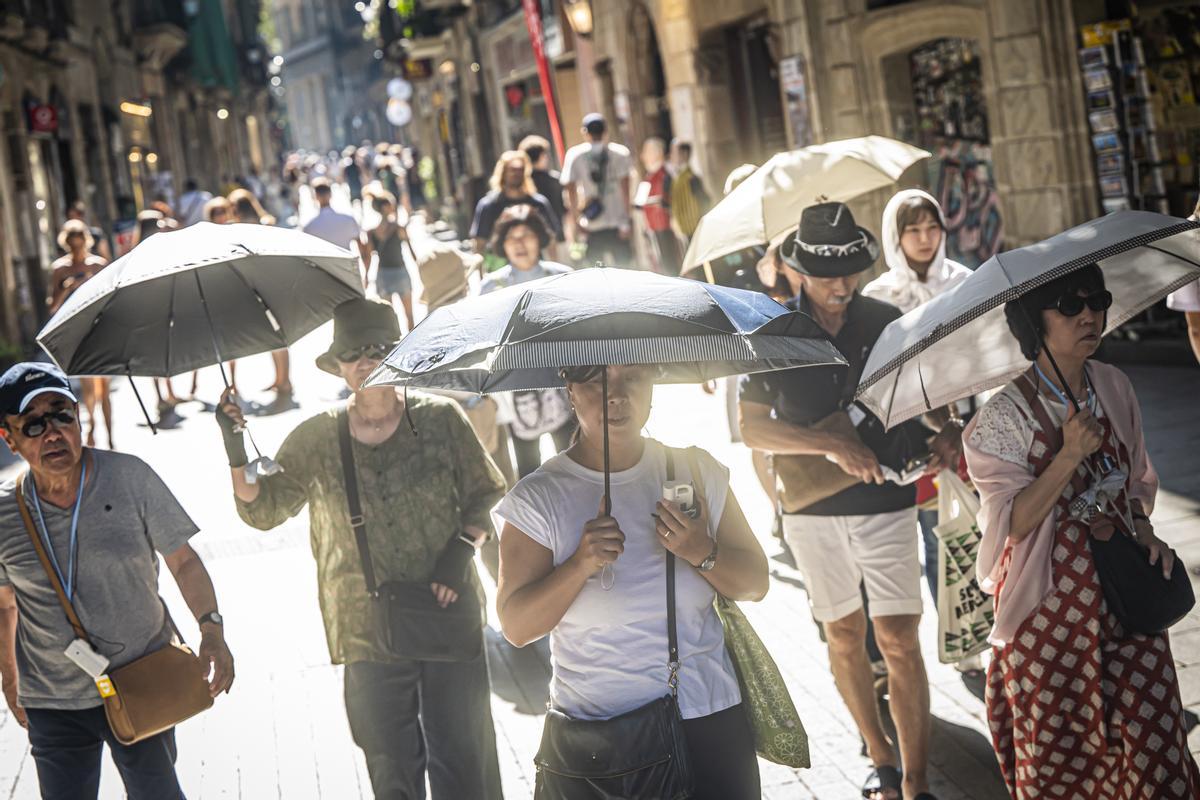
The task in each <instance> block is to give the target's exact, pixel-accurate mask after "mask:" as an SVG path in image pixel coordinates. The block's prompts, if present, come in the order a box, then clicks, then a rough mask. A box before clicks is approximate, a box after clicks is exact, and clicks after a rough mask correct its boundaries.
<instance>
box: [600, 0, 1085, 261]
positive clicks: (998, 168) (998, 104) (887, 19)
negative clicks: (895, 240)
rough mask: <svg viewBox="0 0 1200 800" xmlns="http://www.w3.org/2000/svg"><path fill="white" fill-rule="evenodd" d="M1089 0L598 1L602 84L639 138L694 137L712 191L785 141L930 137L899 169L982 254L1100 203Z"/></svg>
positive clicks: (954, 242)
mask: <svg viewBox="0 0 1200 800" xmlns="http://www.w3.org/2000/svg"><path fill="white" fill-rule="evenodd" d="M1084 5H1086V4H1084V3H1072V2H1070V1H1069V0H958V1H957V2H934V1H933V0H908V1H907V2H906V1H904V0H900V2H897V1H896V0H891V1H890V2H889V0H874V2H872V1H871V0H726V2H722V3H705V2H700V1H699V0H612V1H611V2H605V3H595V2H594V3H592V9H593V12H594V14H595V32H594V35H593V44H594V48H595V53H596V59H597V63H596V71H595V75H594V76H593V78H592V80H593V81H595V83H596V86H597V93H598V95H599V96H600V97H601V98H602V102H601V104H600V105H601V109H600V110H607V111H608V113H609V114H610V115H611V116H612V117H614V118H615V119H616V120H617V124H618V130H619V131H620V135H621V136H622V137H623V138H624V139H625V140H626V142H627V143H630V144H634V143H637V142H640V141H641V140H642V139H644V138H645V137H646V136H649V135H660V136H661V135H664V134H667V135H674V136H679V137H682V138H685V139H689V140H692V141H693V142H694V143H695V145H696V158H697V160H698V162H699V166H700V168H701V170H702V171H703V172H704V174H705V175H707V176H709V183H710V189H712V190H717V191H719V189H720V186H721V184H722V183H723V180H724V176H725V175H726V174H727V173H728V172H729V170H730V169H732V168H733V167H735V166H737V165H739V164H742V163H747V162H748V163H755V164H759V163H762V162H763V161H764V160H765V159H766V158H767V157H769V156H770V155H771V154H772V153H774V152H777V151H779V150H783V149H787V148H789V147H801V146H804V145H808V144H815V143H819V142H823V141H830V140H834V139H841V138H848V137H854V136H864V135H868V134H880V135H885V136H891V137H894V138H898V139H902V140H905V141H909V142H912V143H914V144H917V145H920V146H922V147H925V148H926V149H928V150H930V151H931V152H932V153H933V156H934V157H933V158H932V159H929V160H928V161H927V162H925V163H924V164H923V165H921V166H920V167H919V168H915V169H914V170H912V171H910V173H908V174H906V175H905V176H904V177H903V179H902V183H903V184H906V185H921V186H924V187H926V188H928V189H929V190H930V191H931V192H932V193H934V194H935V196H937V197H939V199H940V200H941V202H942V204H943V206H944V207H945V208H946V212H947V217H948V224H949V226H950V236H949V247H950V252H951V254H952V255H953V256H954V257H956V258H958V259H959V260H962V261H963V262H964V263H967V264H979V263H981V262H982V261H983V260H985V259H986V258H987V257H989V256H990V255H991V254H993V253H994V252H996V251H997V250H998V249H999V248H1001V247H1012V246H1019V245H1021V244H1025V243H1028V242H1032V241H1036V240H1038V239H1041V238H1044V237H1046V236H1049V235H1051V234H1053V233H1056V232H1058V231H1060V230H1062V229H1063V228H1065V227H1068V226H1070V225H1072V224H1075V223H1077V222H1080V221H1082V220H1084V219H1087V218H1089V217H1092V216H1095V215H1096V214H1097V213H1099V210H1100V204H1099V202H1098V194H1097V180H1096V174H1095V171H1094V170H1093V169H1092V166H1091V164H1090V161H1091V159H1090V157H1089V148H1090V143H1089V131H1088V120H1087V116H1086V113H1085V109H1084V103H1083V88H1082V82H1081V78H1080V72H1079V69H1078V67H1077V66H1076V56H1075V54H1076V49H1077V46H1076V41H1077V38H1078V31H1077V29H1078V24H1077V22H1076V11H1077V10H1079V7H1081V6H1084ZM1101 5H1103V4H1101ZM1082 10H1084V11H1086V9H1082ZM887 195H888V193H887V192H880V193H877V194H876V195H873V196H868V197H865V198H862V199H861V200H860V201H858V202H856V203H855V208H856V213H857V214H858V215H859V216H861V217H862V222H863V223H864V224H867V225H869V226H870V227H873V228H875V229H876V230H878V227H879V219H878V217H879V215H880V214H881V213H882V207H883V204H884V203H885V202H886V200H887Z"/></svg>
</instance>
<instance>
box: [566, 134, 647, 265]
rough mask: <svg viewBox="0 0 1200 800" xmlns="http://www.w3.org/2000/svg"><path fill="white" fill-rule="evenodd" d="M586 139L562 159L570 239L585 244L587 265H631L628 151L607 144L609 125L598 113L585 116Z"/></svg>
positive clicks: (630, 164)
mask: <svg viewBox="0 0 1200 800" xmlns="http://www.w3.org/2000/svg"><path fill="white" fill-rule="evenodd" d="M583 134H584V136H585V137H586V139H587V141H584V142H582V143H580V144H577V145H575V146H574V147H572V148H571V149H570V150H568V151H567V153H566V155H565V156H564V157H563V168H562V176H561V179H562V184H563V188H564V189H566V193H567V217H566V222H565V223H564V225H565V229H566V231H567V240H568V241H569V242H571V243H580V242H586V243H587V255H586V257H585V259H586V262H587V263H588V264H597V263H600V264H604V265H606V266H617V267H630V266H632V265H633V250H632V246H631V244H630V241H629V237H630V236H631V235H632V231H633V195H632V193H631V192H630V186H629V183H630V173H631V172H632V171H633V159H632V157H631V156H630V154H629V148H627V147H625V146H624V145H619V144H616V143H615V142H610V141H608V123H607V122H605V120H604V117H603V116H601V115H600V114H588V115H587V116H585V117H584V118H583Z"/></svg>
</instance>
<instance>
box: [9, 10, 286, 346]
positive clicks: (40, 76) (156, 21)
mask: <svg viewBox="0 0 1200 800" xmlns="http://www.w3.org/2000/svg"><path fill="white" fill-rule="evenodd" d="M259 7H260V3H259V0H196V2H195V3H190V4H186V5H185V4H184V3H183V2H182V0H120V1H119V2H114V3H93V2H85V1H84V0H0V137H2V138H3V146H0V295H2V296H0V360H11V359H13V358H17V357H20V356H21V355H22V354H28V353H29V352H31V348H33V347H34V343H33V340H34V336H35V334H36V332H37V331H38V330H39V329H40V328H41V326H42V324H43V323H44V322H45V320H46V316H47V307H46V293H47V286H48V277H49V271H48V270H49V265H50V263H51V262H52V261H53V260H54V259H55V258H56V257H57V256H58V254H59V252H58V247H57V243H56V236H57V233H58V230H59V228H60V226H61V225H62V223H63V221H64V220H65V218H66V210H67V208H68V207H69V206H70V205H71V204H72V203H75V202H76V201H83V202H84V203H85V204H86V205H87V208H88V216H89V222H90V223H91V224H93V225H97V226H99V227H100V228H102V229H103V230H104V231H105V233H106V235H107V236H108V237H109V239H110V241H109V244H110V245H111V248H112V252H113V254H114V255H120V254H122V253H123V252H124V251H125V250H127V249H128V248H129V247H130V246H131V245H132V243H133V242H132V232H133V228H134V221H135V218H136V216H137V213H138V212H139V211H141V210H142V209H144V208H146V207H148V206H149V205H150V204H151V203H153V202H154V201H155V200H159V199H160V200H162V201H164V202H166V203H167V204H168V205H171V204H173V203H174V202H175V200H176V198H177V197H178V195H179V194H180V192H181V190H182V185H183V182H184V181H185V180H186V178H188V177H193V178H196V179H197V180H198V181H199V182H200V183H202V184H204V185H205V188H209V189H210V190H214V191H215V190H218V189H219V188H220V184H221V182H222V180H228V179H229V178H231V177H232V176H234V175H244V174H246V173H247V172H248V171H249V170H250V169H251V168H256V169H258V170H263V169H265V168H266V167H267V166H268V165H269V164H270V163H271V162H272V161H273V160H274V159H275V158H276V155H275V153H274V151H273V149H274V143H273V141H272V138H271V136H270V131H271V126H272V114H273V113H274V112H273V110H272V109H271V107H270V102H269V95H268V94H267V92H266V91H265V90H266V86H267V84H266V79H265V71H264V72H261V74H260V71H259V70H257V69H256V68H255V66H254V63H253V62H256V61H257V62H258V63H259V64H260V65H261V62H262V58H263V56H265V49H263V48H262V47H261V43H260V42H259V41H258V32H257V27H256V25H255V24H254V21H256V20H257V15H258V13H259Z"/></svg>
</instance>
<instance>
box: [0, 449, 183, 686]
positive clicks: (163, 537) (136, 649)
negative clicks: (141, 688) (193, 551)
mask: <svg viewBox="0 0 1200 800" xmlns="http://www.w3.org/2000/svg"><path fill="white" fill-rule="evenodd" d="M85 453H88V454H90V456H91V457H90V459H89V462H88V474H87V482H86V483H85V485H84V489H83V500H82V505H81V506H80V510H79V527H78V555H77V567H76V576H75V586H74V598H73V602H72V605H74V607H75V612H76V613H77V614H78V615H79V619H80V621H81V622H82V623H83V627H84V628H85V629H86V630H87V632H88V636H89V638H90V639H91V640H92V643H93V645H94V646H95V648H96V650H97V651H98V652H99V653H100V654H101V655H103V656H105V657H106V658H108V659H109V660H110V667H109V668H110V669H115V668H117V667H120V666H123V665H125V664H128V663H129V662H131V661H134V660H136V659H138V658H141V657H142V656H144V655H146V654H148V653H151V652H153V651H155V650H158V649H159V648H161V647H163V646H165V645H166V644H167V643H168V642H169V641H170V639H171V634H172V631H171V627H170V624H169V622H168V620H167V616H166V610H165V608H164V606H163V604H162V600H160V599H159V595H158V554H159V553H162V554H163V555H169V554H171V553H173V552H175V550H177V549H178V548H179V547H180V546H181V545H183V544H184V543H186V542H187V540H188V539H190V538H191V537H192V536H193V535H194V534H195V533H196V532H197V531H198V530H199V529H198V528H197V527H196V524H195V523H194V522H192V520H191V518H190V517H189V516H188V514H187V512H186V511H184V510H183V507H182V506H181V505H180V504H179V501H178V500H176V499H175V496H174V495H173V494H171V490H170V489H168V488H167V486H166V484H164V483H163V481H162V479H161V478H159V476H158V474H157V473H155V472H154V470H152V469H151V468H150V467H149V465H147V464H146V463H145V462H144V461H142V460H141V459H140V458H138V457H136V456H132V455H127V454H124V453H113V452H108V451H104V450H91V449H87V450H85ZM32 489H33V487H32V481H31V480H30V479H29V478H26V480H25V498H26V503H27V505H28V507H29V512H30V514H31V516H32V517H33V521H34V525H35V526H38V525H39V523H38V515H37V511H36V510H35V507H34V504H33V499H32V497H33V496H32ZM40 505H41V509H42V517H43V518H44V519H45V522H46V528H47V529H48V531H49V536H50V543H51V546H52V548H53V551H54V555H55V558H56V559H57V560H58V563H59V566H60V568H61V569H62V570H64V571H65V570H66V569H67V563H68V550H69V542H70V533H71V516H72V512H73V511H74V506H73V504H72V506H70V507H68V508H58V507H56V506H53V505H51V504H49V503H47V502H45V501H42V502H41V504H40ZM0 585H6V586H11V587H12V588H13V590H14V591H15V593H16V599H17V611H18V616H17V648H16V649H17V672H18V676H19V678H20V682H19V686H20V701H21V704H22V705H24V706H25V707H27V708H46V709H62V710H79V709H84V708H91V707H94V706H98V705H100V703H101V700H100V695H99V693H98V692H97V690H96V686H95V684H94V683H93V682H92V679H91V678H90V677H88V675H87V674H86V673H85V672H84V671H83V670H81V669H80V668H79V667H77V666H76V665H75V664H74V663H73V662H72V661H70V660H69V659H68V658H67V657H66V656H65V655H63V651H64V650H66V648H67V645H68V644H70V643H71V641H72V640H74V639H75V633H74V631H72V629H71V626H70V624H69V623H68V622H67V617H66V613H65V612H64V611H63V608H62V606H61V605H60V604H59V601H58V595H57V594H56V593H55V591H54V589H53V587H52V585H51V583H50V579H49V577H48V576H47V575H46V571H45V570H44V569H43V568H42V564H41V562H40V561H39V560H38V556H37V551H36V550H35V549H34V547H33V543H32V542H31V541H30V540H29V534H28V533H27V532H26V529H25V525H24V523H23V522H22V520H21V514H20V511H19V509H18V507H17V499H16V484H15V481H8V482H6V483H4V484H2V485H0Z"/></svg>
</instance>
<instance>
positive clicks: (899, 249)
mask: <svg viewBox="0 0 1200 800" xmlns="http://www.w3.org/2000/svg"><path fill="white" fill-rule="evenodd" d="M881 245H882V249H883V257H884V260H885V261H886V262H887V267H888V270H887V272H885V273H884V274H882V275H880V276H879V277H878V278H876V279H875V280H873V281H871V282H870V283H868V284H867V285H866V286H865V287H864V288H863V290H862V293H863V294H864V295H866V296H867V297H873V298H875V299H877V300H883V301H884V302H887V303H891V304H892V305H894V306H896V307H898V308H899V309H900V310H901V311H903V312H905V313H906V314H907V313H908V312H909V311H912V310H913V309H914V308H916V307H917V306H919V305H922V304H923V303H927V302H929V301H930V300H932V299H933V298H934V297H937V296H938V295H939V294H942V293H943V292H947V291H949V290H950V289H952V288H953V287H955V286H957V285H958V284H960V283H962V282H963V281H964V280H966V278H967V276H968V275H970V274H971V270H969V269H967V268H966V267H964V266H963V265H962V264H959V263H958V262H956V261H951V260H950V259H948V258H946V216H945V215H944V214H943V213H942V207H941V206H940V205H938V202H937V200H935V199H933V196H932V195H930V194H929V193H927V192H923V191H921V190H920V189H904V190H903V191H900V192H897V193H896V195H895V196H894V197H892V199H891V200H889V201H888V204H887V207H886V208H884V210H883V236H882V237H881ZM948 466H949V467H950V468H951V469H953V468H954V466H955V465H948ZM936 498H937V494H936V490H934V488H933V481H932V480H931V479H930V478H923V479H922V480H921V484H920V485H918V487H917V502H918V504H919V505H921V506H922V508H921V510H920V511H919V512H918V519H919V521H920V523H921V534H922V536H923V538H924V540H925V577H926V579H927V580H928V581H929V591H930V593H931V594H932V595H933V599H934V601H935V602H936V601H937V584H938V581H937V552H938V540H937V536H936V534H934V532H933V528H934V526H935V525H937V503H936ZM931 502H932V505H933V507H932V508H927V507H925V506H928V505H930V503H931Z"/></svg>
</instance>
